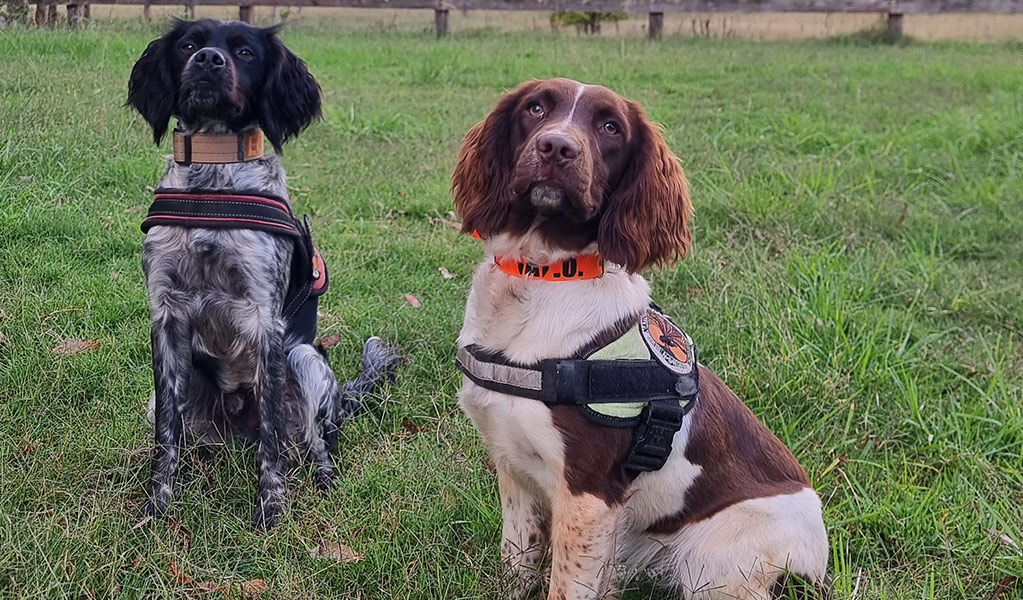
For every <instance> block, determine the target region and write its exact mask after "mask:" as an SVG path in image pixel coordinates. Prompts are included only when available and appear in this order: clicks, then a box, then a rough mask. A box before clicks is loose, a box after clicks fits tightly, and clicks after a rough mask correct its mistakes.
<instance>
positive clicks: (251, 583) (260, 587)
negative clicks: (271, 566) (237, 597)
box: [242, 579, 267, 596]
mask: <svg viewBox="0 0 1023 600" xmlns="http://www.w3.org/2000/svg"><path fill="white" fill-rule="evenodd" d="M266 588H267V585H266V582H265V581H263V580H262V579H250V580H248V581H246V582H245V583H243V584H242V594H245V596H258V595H260V594H262V593H263V592H265V591H266Z"/></svg>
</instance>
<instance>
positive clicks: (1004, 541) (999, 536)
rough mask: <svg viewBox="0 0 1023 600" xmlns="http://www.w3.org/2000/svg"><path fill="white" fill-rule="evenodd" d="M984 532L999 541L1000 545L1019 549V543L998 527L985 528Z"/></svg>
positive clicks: (993, 539) (994, 540)
mask: <svg viewBox="0 0 1023 600" xmlns="http://www.w3.org/2000/svg"><path fill="white" fill-rule="evenodd" d="M984 533H986V534H987V536H988V537H989V538H991V540H992V541H993V542H996V543H998V545H999V546H1004V547H1006V548H1014V549H1016V550H1019V544H1017V543H1016V541H1015V540H1013V539H1012V538H1011V537H1009V536H1008V535H1007V534H1005V533H1002V532H1001V531H998V530H997V529H985V530H984Z"/></svg>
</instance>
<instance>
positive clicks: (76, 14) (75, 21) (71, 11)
mask: <svg viewBox="0 0 1023 600" xmlns="http://www.w3.org/2000/svg"><path fill="white" fill-rule="evenodd" d="M67 24H68V26H69V27H78V26H79V25H81V24H82V6H81V5H80V4H68V5H67Z"/></svg>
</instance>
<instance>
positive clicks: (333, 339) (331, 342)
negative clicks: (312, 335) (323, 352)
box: [320, 335, 341, 348]
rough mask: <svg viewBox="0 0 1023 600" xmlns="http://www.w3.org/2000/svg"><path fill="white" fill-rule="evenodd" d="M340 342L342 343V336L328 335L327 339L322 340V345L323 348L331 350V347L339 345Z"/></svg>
mask: <svg viewBox="0 0 1023 600" xmlns="http://www.w3.org/2000/svg"><path fill="white" fill-rule="evenodd" d="M340 341H341V336H339V335H328V336H327V337H325V338H320V345H321V346H323V347H324V348H330V347H331V346H333V345H334V344H336V343H338V342H340Z"/></svg>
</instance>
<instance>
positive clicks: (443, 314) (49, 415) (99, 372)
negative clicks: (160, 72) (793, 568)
mask: <svg viewBox="0 0 1023 600" xmlns="http://www.w3.org/2000/svg"><path fill="white" fill-rule="evenodd" d="M157 31H158V29H157V27H156V26H153V27H143V26H140V25H137V24H120V25H118V26H116V27H114V26H108V27H106V28H104V27H99V28H97V29H95V30H91V31H84V32H78V33H68V32H66V31H56V32H49V31H42V32H38V31H5V32H0V335H2V337H0V597H4V598H6V597H12V598H17V597H25V598H43V597H48V598H49V597H52V598H57V597H121V598H138V597H168V596H174V597H182V596H186V595H189V594H193V595H201V594H200V593H199V592H198V591H197V590H196V589H195V586H194V585H193V586H189V585H182V584H180V583H178V582H176V581H175V577H173V576H172V575H171V574H170V573H169V570H170V569H171V565H172V562H173V564H175V565H177V567H178V569H180V571H181V572H183V573H184V574H186V575H188V576H189V577H192V578H194V581H195V582H206V581H212V582H222V583H227V584H230V585H235V586H239V585H241V583H242V582H245V581H247V580H251V579H257V578H260V579H263V580H265V582H266V583H267V584H268V585H269V589H268V590H267V591H266V592H265V593H264V594H263V595H262V596H261V597H277V598H298V597H303V598H304V597H317V596H318V597H325V598H327V597H342V598H352V599H355V598H360V599H375V598H399V599H405V598H408V599H418V598H437V599H454V598H500V597H502V596H501V594H500V593H499V590H500V576H499V567H498V557H497V554H498V549H497V546H498V537H499V526H500V514H499V509H498V502H497V491H496V482H495V477H494V475H493V473H492V472H491V471H490V470H488V468H487V463H486V452H485V448H484V446H483V444H482V442H481V441H480V439H479V438H478V436H477V435H476V434H475V432H474V431H473V430H472V427H471V426H470V424H469V423H468V421H467V420H466V419H465V417H464V416H463V415H462V414H461V413H460V412H459V410H458V409H457V407H456V405H455V398H454V396H455V391H456V389H457V386H458V383H459V376H458V375H457V373H456V370H455V368H454V366H453V363H452V360H453V356H454V350H455V346H454V340H455V335H456V332H457V331H458V328H459V326H460V324H461V317H462V309H463V302H464V299H465V295H466V292H467V289H468V285H469V276H470V273H471V270H472V268H473V266H474V263H475V262H476V261H477V260H478V259H479V257H480V249H479V246H478V244H477V243H475V242H474V241H473V240H471V239H468V238H464V237H460V236H459V235H458V234H457V232H456V231H455V230H454V229H451V228H450V227H448V226H445V225H444V224H442V223H441V222H440V221H438V220H437V218H438V217H445V216H446V214H447V212H448V211H449V210H450V209H451V201H450V198H449V196H448V192H447V188H448V177H449V174H450V172H451V169H452V167H453V163H454V159H455V155H456V151H457V148H458V144H459V142H460V139H461V136H462V135H463V134H464V133H465V132H466V131H467V130H468V128H469V127H470V126H471V125H472V124H473V123H474V122H476V121H477V120H479V119H480V118H482V117H483V116H484V115H485V114H486V112H487V110H488V109H489V107H490V106H491V105H492V103H493V102H494V101H495V99H496V98H497V96H498V95H499V94H500V93H501V92H502V91H504V90H506V89H508V88H511V87H513V86H515V85H516V84H517V83H518V82H520V81H522V80H524V79H527V78H531V77H547V76H554V75H564V76H569V77H574V78H577V79H581V80H585V81H589V82H600V83H604V84H606V85H608V86H610V87H612V88H614V89H616V90H618V91H620V92H622V93H623V94H625V95H626V96H628V97H630V98H633V99H635V100H638V101H640V102H642V103H643V104H644V105H645V106H646V107H647V109H648V110H649V112H650V113H651V115H652V116H653V117H654V118H655V119H656V120H658V121H660V122H662V123H663V124H664V125H665V127H666V131H667V136H668V138H669V141H670V143H671V145H672V147H673V148H674V149H675V150H676V151H677V152H678V154H679V155H680V156H681V157H682V159H683V161H684V164H685V168H686V170H687V172H688V174H689V177H690V180H691V182H692V191H693V202H694V204H695V206H696V211H697V218H696V222H695V230H694V238H695V250H694V252H693V254H692V255H691V256H690V257H689V258H687V259H686V260H685V261H684V262H683V263H681V264H680V265H678V266H677V267H675V268H672V269H667V270H664V271H660V272H654V273H651V274H650V278H651V280H652V282H653V287H654V291H655V297H656V300H657V301H658V302H659V303H660V304H661V305H662V306H663V307H664V308H665V309H666V310H667V311H668V312H669V313H670V314H672V315H674V316H675V317H676V320H677V321H678V322H679V323H680V324H682V326H683V327H684V328H685V329H686V330H687V331H688V332H689V333H690V334H691V335H692V337H693V338H694V339H695V340H696V341H697V343H698V344H699V345H700V348H701V351H702V352H701V358H702V359H703V360H704V361H705V362H706V363H707V364H709V365H710V366H711V367H712V368H714V369H715V370H717V371H718V372H719V373H720V374H721V375H722V377H723V378H724V379H725V381H726V382H727V383H728V384H729V385H730V386H731V387H732V388H733V389H735V390H736V392H737V393H738V394H739V395H740V396H741V397H743V398H745V399H746V401H747V402H748V403H749V405H750V406H751V407H752V408H753V410H754V411H755V412H756V413H757V415H758V416H760V418H761V419H763V420H764V421H765V422H766V423H767V424H768V426H769V427H770V428H771V429H772V430H774V431H775V432H776V433H777V434H778V436H779V437H780V438H781V439H782V440H783V441H784V442H785V443H786V444H787V445H788V446H789V447H790V448H791V449H792V450H793V452H794V453H795V454H796V455H797V456H798V457H799V459H800V460H801V461H802V463H803V464H804V465H805V467H806V469H807V471H808V472H809V474H810V477H811V479H812V480H813V482H814V484H815V485H816V487H817V489H818V490H819V491H820V494H821V496H822V498H823V499H824V504H825V508H826V521H827V523H828V530H829V532H830V535H831V539H832V547H833V561H832V568H833V570H834V575H835V577H836V581H837V586H838V589H839V593H840V597H841V598H849V597H855V598H891V599H917V598H988V597H989V596H990V595H991V594H992V592H994V591H995V589H996V584H997V583H998V582H999V581H1000V580H1003V579H1004V578H1006V577H1020V578H1023V554H1021V553H1020V551H1019V550H1017V549H1014V548H1012V547H1009V546H1007V545H1004V544H1001V545H1000V544H999V543H998V535H999V534H1000V533H1002V534H1005V535H1007V536H1009V538H1011V539H1013V540H1015V542H1016V543H1017V544H1021V545H1023V340H1021V334H1023V233H1021V232H1023V55H1021V54H1020V52H1019V48H1018V47H1011V46H998V45H984V46H981V45H954V44H940V45H929V44H911V45H908V46H905V47H890V46H884V45H858V44H852V43H844V42H800V43H755V42H744V41H738V40H725V41H721V40H706V39H700V40H689V39H666V40H664V41H661V42H659V43H649V42H647V41H646V40H641V39H628V40H620V39H586V38H577V37H576V36H574V35H566V36H561V37H559V36H553V35H528V34H508V35H493V34H490V33H486V32H480V33H475V34H465V35H459V36H456V37H455V38H454V39H450V40H444V41H436V40H434V39H433V38H432V36H431V35H430V34H429V33H410V32H386V33H351V32H347V33H345V32H331V31H326V30H324V29H323V28H317V27H315V26H302V27H297V28H293V29H291V30H289V31H287V32H286V33H285V34H284V35H285V39H286V41H287V43H288V44H289V45H290V46H291V47H292V48H293V49H294V50H295V51H296V52H297V53H299V54H300V55H301V56H303V57H304V58H305V59H306V60H307V62H308V63H309V65H310V67H311V69H312V71H313V72H314V73H315V74H316V75H317V77H318V78H319V80H320V82H321V84H322V85H323V89H324V91H325V94H326V97H325V119H324V121H323V122H321V123H319V124H316V125H314V126H313V127H312V128H311V129H310V130H309V131H308V132H307V133H306V134H305V135H304V136H303V137H302V138H301V139H299V140H298V141H297V142H296V143H294V144H292V145H290V146H289V147H288V148H287V151H286V156H285V162H286V165H287V168H288V174H289V181H290V185H291V187H292V193H293V194H294V196H295V198H296V203H297V207H298V209H299V210H300V211H303V212H307V213H309V214H310V215H312V217H313V224H314V230H315V233H316V235H317V241H318V244H319V245H320V247H321V249H322V250H323V252H324V254H325V255H326V256H327V258H328V262H329V265H330V267H331V277H332V284H333V285H332V287H331V291H330V293H329V294H328V295H327V296H326V297H325V298H324V300H323V302H322V303H321V306H322V311H323V319H322V333H323V335H331V334H337V335H340V336H341V342H340V343H339V344H338V345H337V346H335V347H334V349H333V351H332V352H333V353H332V360H333V364H334V366H335V368H336V370H337V371H338V373H339V374H340V375H341V376H345V377H350V376H352V375H353V374H354V372H355V370H356V366H357V364H358V355H359V352H360V348H361V343H362V340H364V339H365V338H366V337H367V336H369V335H372V334H381V335H383V336H385V337H386V338H387V339H389V340H391V341H392V342H394V343H395V344H397V345H398V346H400V347H401V348H402V350H403V351H404V353H405V354H406V355H407V357H408V363H407V364H406V365H405V366H404V368H403V369H402V371H401V376H400V379H399V381H398V382H397V383H395V384H393V385H391V386H389V387H388V388H387V389H386V390H384V391H383V392H382V393H381V394H380V395H379V396H378V397H377V398H375V399H374V400H373V401H372V402H371V403H370V404H371V407H370V411H369V412H368V413H365V414H364V415H363V416H362V417H360V418H359V419H358V421H357V422H355V423H354V424H352V425H351V426H350V427H349V428H348V429H347V430H346V431H345V437H344V444H343V446H344V449H343V451H342V453H341V456H340V457H339V459H338V462H339V465H340V469H341V474H342V483H341V485H340V486H339V487H338V488H336V489H335V490H333V491H332V492H331V493H329V494H328V495H326V496H319V495H317V494H316V493H315V491H314V490H313V489H312V485H311V480H310V477H309V474H308V473H307V472H305V471H297V472H296V473H295V474H294V476H293V477H292V478H291V490H292V498H293V505H292V510H291V511H290V512H289V515H288V518H287V520H286V522H285V523H284V524H283V526H281V527H280V528H279V529H276V530H274V531H273V532H271V533H269V534H260V533H257V532H255V531H253V530H251V529H250V527H249V525H248V516H249V512H250V502H251V501H252V497H253V494H254V487H255V482H256V467H255V464H254V460H253V456H252V454H251V453H250V452H248V451H246V450H244V449H228V450H219V451H213V452H208V451H191V452H189V453H188V454H187V455H186V457H185V459H184V461H183V472H182V478H181V479H182V488H183V492H182V495H181V497H180V499H179V500H177V501H176V502H175V504H174V505H173V508H172V510H171V516H172V519H171V520H169V521H160V522H155V523H150V524H146V525H143V526H140V527H136V524H137V522H138V521H137V519H136V517H135V515H136V511H137V510H138V508H139V505H140V503H141V499H142V490H143V483H144V480H145V479H146V477H147V476H148V470H149V469H148V449H149V445H150V441H149V438H148V434H149V432H148V428H147V426H146V423H145V420H144V413H145V402H146V398H147V396H148V394H149V390H150V386H151V374H150V368H149V337H148V333H147V332H148V321H147V309H146V303H145V292H144V288H143V281H142V276H141V270H140V268H139V249H140V244H141V238H142V236H141V234H140V233H139V231H138V225H139V223H140V221H141V219H142V215H143V212H144V209H145V206H146V204H147V202H148V200H149V197H150V192H151V186H153V185H154V183H155V182H156V181H157V179H158V177H159V175H160V173H161V171H162V168H163V160H162V158H161V154H162V153H163V152H166V151H167V147H166V144H165V147H164V148H163V149H159V150H158V149H157V148H155V147H153V146H152V144H151V142H150V141H149V139H148V133H147V130H146V127H145V126H144V124H143V123H142V121H141V120H140V119H139V118H137V117H136V116H135V115H133V114H132V113H130V112H129V111H128V110H126V109H124V108H122V106H121V105H122V102H123V100H124V96H125V91H126V80H127V75H128V72H129V70H130V69H131V65H132V63H133V61H134V60H135V59H136V58H137V57H138V55H139V54H140V53H141V51H142V49H143V48H144V46H145V44H146V42H147V41H148V40H149V39H152V38H153V37H155V35H156V33H157ZM440 267H445V268H447V269H448V270H450V271H451V272H452V273H456V274H458V277H457V278H456V279H452V280H445V279H444V278H442V277H441V275H440V273H439V272H438V269H439V268H440ZM406 293H411V294H414V295H415V296H416V297H418V298H419V299H420V300H421V301H422V306H421V307H419V308H413V307H412V306H410V305H409V304H408V303H407V302H406V300H405V298H404V294H406ZM72 338H86V339H93V338H94V339H96V340H97V341H98V343H99V349H97V350H95V351H91V352H84V353H80V354H74V355H60V354H56V353H54V352H53V351H52V348H54V346H56V345H57V344H58V343H60V342H61V341H63V340H66V339H72ZM403 422H404V425H403ZM412 424H414V425H415V427H412V426H410V425H412ZM986 530H987V531H986ZM323 538H325V539H328V540H335V541H337V542H340V543H342V544H345V545H348V546H350V547H351V548H352V549H353V550H354V551H355V552H356V553H357V554H359V555H362V556H364V559H363V560H361V561H358V562H351V563H347V564H342V563H338V562H336V561H333V560H330V559H324V558H314V557H311V556H310V551H311V550H313V549H314V548H315V547H316V545H317V544H318V543H319V541H320V540H321V539H323ZM1013 581H1014V580H1013V579H1004V581H1003V583H1008V584H1009V585H1008V587H1009V589H1008V590H1007V591H1005V592H1004V593H1002V594H1001V595H1000V596H999V597H1000V598H1020V597H1023V584H1021V583H1019V581H1016V582H1015V583H1013ZM634 587H635V589H634V590H632V591H630V592H628V593H627V594H626V595H625V598H626V599H629V600H636V599H639V598H651V597H652V598H656V597H658V596H657V595H656V593H655V592H654V591H652V588H650V587H649V586H647V585H645V584H639V585H636V586H634ZM213 597H223V596H222V595H217V594H214V595H213Z"/></svg>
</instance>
